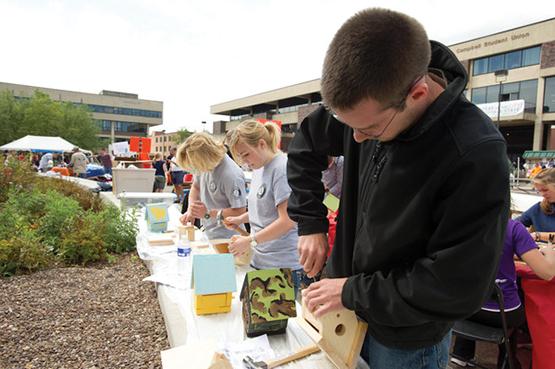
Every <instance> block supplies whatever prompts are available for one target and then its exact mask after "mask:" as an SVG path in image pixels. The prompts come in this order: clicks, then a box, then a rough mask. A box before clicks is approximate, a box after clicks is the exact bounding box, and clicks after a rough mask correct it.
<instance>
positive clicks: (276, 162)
mask: <svg viewBox="0 0 555 369" xmlns="http://www.w3.org/2000/svg"><path fill="white" fill-rule="evenodd" d="M279 140H280V130H279V128H278V126H277V125H276V124H275V123H271V122H268V123H265V124H261V123H260V122H257V121H255V120H246V121H244V122H242V123H241V124H239V126H237V128H235V129H233V130H231V131H230V132H228V135H227V141H226V143H227V144H228V146H229V148H230V149H231V153H232V154H233V157H234V158H235V160H237V161H238V162H239V163H240V164H242V165H247V166H248V167H249V168H251V169H252V170H253V174H252V182H251V186H250V191H249V195H248V205H249V206H248V212H247V213H245V214H243V215H241V216H231V217H226V219H225V223H226V225H227V226H228V227H236V226H238V225H240V224H243V223H247V222H249V223H250V225H251V232H252V233H251V235H250V236H234V237H232V242H231V244H230V245H229V250H230V251H231V252H232V253H233V254H234V255H242V254H244V253H246V252H247V251H248V250H249V249H250V248H251V247H252V249H253V258H252V266H253V267H254V268H257V269H270V268H291V269H292V271H293V282H294V284H295V287H296V290H297V289H298V288H299V287H300V285H301V284H307V283H306V282H307V279H306V275H305V274H304V272H303V270H302V267H301V265H300V264H299V253H298V251H297V242H298V236H297V225H296V223H295V222H293V221H292V220H291V219H290V218H289V216H288V214H287V200H288V199H289V195H290V194H291V188H290V187H289V184H288V183H287V174H286V165H287V156H285V155H284V154H283V153H282V152H281V151H280V150H279V149H278V144H279Z"/></svg>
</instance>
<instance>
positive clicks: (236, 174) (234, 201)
mask: <svg viewBox="0 0 555 369" xmlns="http://www.w3.org/2000/svg"><path fill="white" fill-rule="evenodd" d="M195 182H198V187H199V188H200V201H202V202H203V203H204V205H206V208H207V209H208V210H213V209H227V208H243V207H245V206H247V198H246V184H245V175H244V174H243V171H242V170H241V168H239V166H238V165H237V164H235V162H234V161H233V160H231V158H230V157H229V156H227V155H226V156H225V157H224V158H223V159H222V161H221V162H220V164H218V166H216V168H214V170H212V171H211V172H206V173H201V174H200V175H198V176H195ZM201 223H202V225H203V226H204V228H205V230H206V235H207V236H208V238H209V239H215V238H229V237H231V236H233V235H235V234H237V232H235V231H232V230H229V229H227V228H225V226H224V225H223V224H222V225H220V226H218V224H217V222H216V219H214V218H210V219H208V220H207V219H204V218H203V219H201Z"/></svg>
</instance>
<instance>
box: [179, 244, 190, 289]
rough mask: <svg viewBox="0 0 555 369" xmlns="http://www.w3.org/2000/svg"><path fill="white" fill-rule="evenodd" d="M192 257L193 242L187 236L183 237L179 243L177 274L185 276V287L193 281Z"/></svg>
mask: <svg viewBox="0 0 555 369" xmlns="http://www.w3.org/2000/svg"><path fill="white" fill-rule="evenodd" d="M191 258H192V256H191V242H190V241H189V240H188V239H187V237H181V238H180V239H179V241H178V243H177V275H178V276H179V277H184V279H185V283H186V284H185V287H188V286H189V285H190V282H191V268H192V265H191ZM187 283H188V284H187Z"/></svg>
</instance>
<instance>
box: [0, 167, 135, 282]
mask: <svg viewBox="0 0 555 369" xmlns="http://www.w3.org/2000/svg"><path fill="white" fill-rule="evenodd" d="M137 231H138V227H137V216H136V212H135V211H132V212H130V213H129V212H122V211H120V210H119V209H118V208H116V207H114V206H111V205H105V204H104V203H102V201H101V199H100V197H99V196H98V195H96V194H93V193H91V192H89V191H87V190H86V189H83V188H82V187H80V186H79V185H77V184H75V183H71V182H68V181H66V180H60V179H57V178H49V177H39V176H37V175H36V174H35V173H34V172H33V170H32V169H31V167H30V165H29V163H27V162H23V161H17V160H10V162H9V166H8V167H5V168H4V170H3V171H0V275H12V274H15V273H19V272H25V271H34V270H37V269H41V268H45V267H48V266H51V265H52V264H53V263H56V262H59V261H63V262H65V263H66V264H82V265H84V264H87V263H91V262H97V261H101V262H105V261H108V262H110V261H113V260H114V259H115V256H112V255H110V253H123V252H128V251H132V250H134V249H135V238H136V235H137Z"/></svg>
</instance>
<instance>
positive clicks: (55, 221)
mask: <svg viewBox="0 0 555 369" xmlns="http://www.w3.org/2000/svg"><path fill="white" fill-rule="evenodd" d="M47 198H48V200H47V202H46V204H45V207H44V216H43V217H42V218H40V219H39V220H38V228H37V234H38V235H39V236H40V237H41V239H42V241H43V243H44V244H45V245H46V246H47V247H48V249H49V250H50V252H52V253H54V254H56V253H57V252H58V247H59V245H60V241H61V236H62V235H63V234H66V233H69V232H71V231H72V226H73V223H74V219H75V218H76V217H80V216H81V215H82V214H83V210H82V209H81V207H80V206H79V203H78V202H77V201H76V200H74V199H73V198H71V197H66V196H64V195H62V194H60V193H59V192H55V191H48V192H47Z"/></svg>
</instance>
